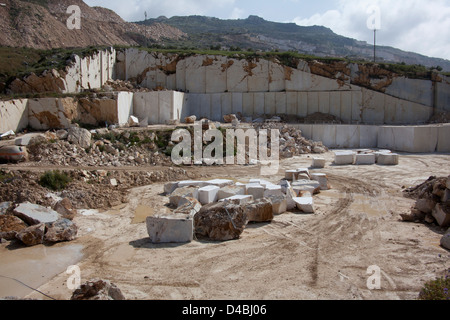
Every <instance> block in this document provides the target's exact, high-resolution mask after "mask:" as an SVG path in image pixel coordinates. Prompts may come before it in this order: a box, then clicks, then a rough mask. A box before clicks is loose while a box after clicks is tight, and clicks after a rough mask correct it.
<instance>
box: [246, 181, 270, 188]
mask: <svg viewBox="0 0 450 320" xmlns="http://www.w3.org/2000/svg"><path fill="white" fill-rule="evenodd" d="M249 183H250V184H259V185H261V186H263V187H264V188H266V187H267V186H270V185H273V183H272V182H270V181H267V180H264V179H250V181H249Z"/></svg>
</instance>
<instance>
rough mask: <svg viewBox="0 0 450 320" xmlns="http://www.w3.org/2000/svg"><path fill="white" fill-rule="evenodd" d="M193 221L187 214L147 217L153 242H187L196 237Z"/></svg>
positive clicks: (149, 233) (148, 228)
mask: <svg viewBox="0 0 450 320" xmlns="http://www.w3.org/2000/svg"><path fill="white" fill-rule="evenodd" d="M193 221H194V220H193V219H189V218H186V216H185V215H172V216H162V217H147V219H146V224H147V232H148V235H149V236H150V240H151V242H152V243H187V242H191V241H192V240H193V237H194V222H193Z"/></svg>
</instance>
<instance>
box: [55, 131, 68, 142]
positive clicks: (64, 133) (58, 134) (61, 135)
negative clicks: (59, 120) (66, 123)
mask: <svg viewBox="0 0 450 320" xmlns="http://www.w3.org/2000/svg"><path fill="white" fill-rule="evenodd" d="M68 136H69V133H68V132H67V131H66V130H63V129H62V130H58V131H56V137H57V138H58V139H59V140H65V139H67V137H68Z"/></svg>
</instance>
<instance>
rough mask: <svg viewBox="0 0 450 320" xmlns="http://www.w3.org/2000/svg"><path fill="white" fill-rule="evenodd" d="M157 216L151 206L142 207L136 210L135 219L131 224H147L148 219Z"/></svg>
mask: <svg viewBox="0 0 450 320" xmlns="http://www.w3.org/2000/svg"><path fill="white" fill-rule="evenodd" d="M154 214H155V209H153V208H151V207H149V206H143V205H140V206H138V207H137V208H136V210H135V212H134V218H133V221H131V224H138V223H142V222H145V220H146V219H147V217H150V216H153V215H154Z"/></svg>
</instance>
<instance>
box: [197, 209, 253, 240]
mask: <svg viewBox="0 0 450 320" xmlns="http://www.w3.org/2000/svg"><path fill="white" fill-rule="evenodd" d="M247 223H248V218H247V215H246V213H245V212H244V209H243V208H242V207H241V206H237V205H234V204H230V203H226V202H219V203H212V204H209V205H206V206H204V207H202V209H201V210H200V211H199V212H198V213H197V214H196V215H195V217H194V230H195V234H196V236H197V237H198V238H207V239H209V240H212V241H228V240H234V239H238V238H239V237H240V235H241V234H242V232H243V231H244V229H245V226H246V225H247Z"/></svg>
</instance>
